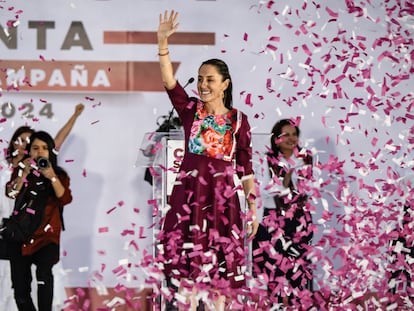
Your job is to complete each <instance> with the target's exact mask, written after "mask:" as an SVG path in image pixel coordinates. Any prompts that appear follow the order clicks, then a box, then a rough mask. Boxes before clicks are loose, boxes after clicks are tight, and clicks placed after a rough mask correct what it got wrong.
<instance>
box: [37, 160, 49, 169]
mask: <svg viewBox="0 0 414 311" xmlns="http://www.w3.org/2000/svg"><path fill="white" fill-rule="evenodd" d="M37 166H38V167H39V168H47V167H48V166H49V160H48V159H46V158H42V157H40V158H38V159H37Z"/></svg>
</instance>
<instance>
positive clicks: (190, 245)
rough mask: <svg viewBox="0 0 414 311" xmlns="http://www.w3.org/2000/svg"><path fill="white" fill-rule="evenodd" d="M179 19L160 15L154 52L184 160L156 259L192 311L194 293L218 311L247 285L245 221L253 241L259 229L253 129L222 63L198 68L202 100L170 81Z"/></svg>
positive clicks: (207, 64) (174, 15) (213, 61)
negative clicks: (179, 129) (171, 42)
mask: <svg viewBox="0 0 414 311" xmlns="http://www.w3.org/2000/svg"><path fill="white" fill-rule="evenodd" d="M177 17H178V13H176V12H174V11H171V13H168V12H165V13H164V14H161V15H160V21H159V28H158V33H157V36H158V48H159V52H158V55H159V62H160V68H161V76H162V80H163V83H164V86H165V88H166V90H167V92H168V95H169V97H170V99H171V102H172V104H173V106H174V108H175V109H176V111H177V113H178V115H179V117H180V119H181V121H182V124H183V128H184V138H185V155H184V158H183V161H182V164H181V167H180V171H179V173H178V176H177V180H176V183H175V185H174V188H173V192H172V194H171V197H170V201H169V204H170V206H171V209H170V210H169V211H168V212H167V214H166V217H165V221H164V224H163V230H162V232H161V236H160V239H161V241H162V242H163V243H162V244H163V251H162V252H161V254H159V256H160V257H158V260H162V262H163V264H164V273H165V275H166V277H167V279H170V281H171V283H173V284H175V285H177V287H178V288H179V291H178V293H179V295H183V296H181V297H184V298H185V299H186V300H185V303H187V304H189V305H190V304H191V309H194V308H195V305H196V304H197V303H196V300H197V299H196V298H195V296H196V294H198V297H200V295H201V293H202V292H204V293H206V292H207V293H209V297H210V299H209V300H211V301H213V302H214V304H215V305H216V308H217V310H219V309H218V308H223V306H224V301H225V298H226V297H227V298H230V297H231V295H234V294H235V293H237V292H238V291H237V289H240V288H242V287H243V285H245V282H246V278H245V271H246V254H247V252H246V249H245V234H246V230H245V228H244V227H243V223H244V221H245V222H246V223H247V230H248V232H249V234H250V236H253V235H254V234H255V233H256V231H257V228H258V222H257V220H256V203H255V189H254V175H253V169H252V161H251V160H252V149H251V133H250V125H249V123H248V120H247V117H246V115H245V114H243V113H242V112H240V111H238V110H237V109H235V108H233V107H232V81H231V77H230V74H229V70H228V67H227V65H226V64H225V63H224V62H223V61H221V60H219V59H210V60H207V61H205V62H203V63H202V64H201V66H200V68H199V71H198V79H197V89H198V95H199V99H197V98H193V97H189V96H188V95H187V93H186V92H185V91H184V89H183V87H182V86H181V85H180V83H179V82H178V81H177V80H176V79H175V77H174V74H173V68H172V65H171V61H170V57H169V50H168V38H169V36H171V35H172V34H173V33H175V31H176V30H177V27H178V24H177ZM236 174H237V175H238V177H239V178H240V179H241V185H242V188H243V190H244V194H245V196H246V198H247V205H248V208H249V209H248V211H247V212H246V213H243V212H242V211H241V208H240V202H239V198H238V193H237V190H238V187H236V186H235V183H234V176H235V175H236ZM190 297H191V299H190ZM211 297H213V298H211ZM187 310H188V309H187Z"/></svg>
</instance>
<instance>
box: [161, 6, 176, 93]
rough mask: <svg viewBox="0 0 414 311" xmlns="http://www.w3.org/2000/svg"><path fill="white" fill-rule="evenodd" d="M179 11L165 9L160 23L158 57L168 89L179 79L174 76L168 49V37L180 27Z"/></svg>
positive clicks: (163, 80)
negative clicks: (178, 20) (178, 21)
mask: <svg viewBox="0 0 414 311" xmlns="http://www.w3.org/2000/svg"><path fill="white" fill-rule="evenodd" d="M177 18H178V13H177V12H175V11H174V10H172V11H171V12H170V13H168V11H165V12H164V14H160V22H159V25H158V32H157V39H158V57H159V61H160V69H161V78H162V82H163V83H164V86H165V88H166V89H167V90H171V89H173V88H174V87H175V85H176V83H177V81H176V79H175V77H174V71H173V67H172V64H171V60H170V51H169V49H168V37H170V36H171V35H172V34H173V33H174V32H175V31H176V30H177V28H178V25H179V24H178V23H177Z"/></svg>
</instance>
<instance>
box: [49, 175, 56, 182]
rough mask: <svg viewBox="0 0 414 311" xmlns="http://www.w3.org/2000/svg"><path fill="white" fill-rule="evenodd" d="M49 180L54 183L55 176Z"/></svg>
mask: <svg viewBox="0 0 414 311" xmlns="http://www.w3.org/2000/svg"><path fill="white" fill-rule="evenodd" d="M50 181H51V182H52V184H53V183H55V182H56V181H57V178H56V177H55V176H53V177H52V178H50Z"/></svg>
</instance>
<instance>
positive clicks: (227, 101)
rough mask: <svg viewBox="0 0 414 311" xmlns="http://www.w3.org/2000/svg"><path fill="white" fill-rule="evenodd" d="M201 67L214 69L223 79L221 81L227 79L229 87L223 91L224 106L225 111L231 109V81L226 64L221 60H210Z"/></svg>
mask: <svg viewBox="0 0 414 311" xmlns="http://www.w3.org/2000/svg"><path fill="white" fill-rule="evenodd" d="M203 65H212V66H214V67H216V68H217V71H218V72H219V73H220V75H221V76H222V77H223V81H225V80H226V79H229V86H228V87H227V89H226V90H225V91H224V106H226V108H227V109H230V110H231V109H233V83H232V81H231V76H230V71H229V67H228V66H227V64H226V63H225V62H224V61H222V60H221V59H217V58H212V59H209V60H206V61H204V62H202V63H201V66H203ZM201 66H200V67H201Z"/></svg>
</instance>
